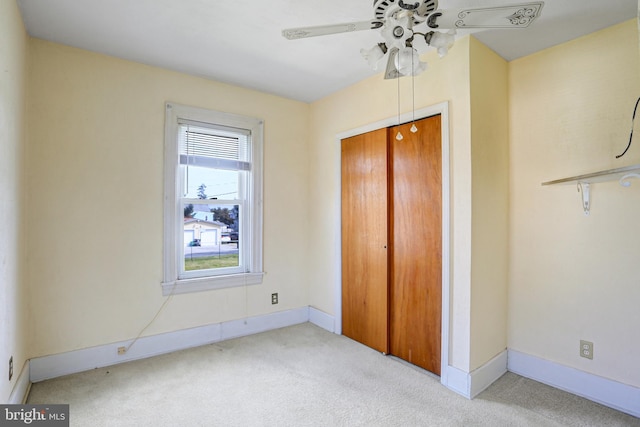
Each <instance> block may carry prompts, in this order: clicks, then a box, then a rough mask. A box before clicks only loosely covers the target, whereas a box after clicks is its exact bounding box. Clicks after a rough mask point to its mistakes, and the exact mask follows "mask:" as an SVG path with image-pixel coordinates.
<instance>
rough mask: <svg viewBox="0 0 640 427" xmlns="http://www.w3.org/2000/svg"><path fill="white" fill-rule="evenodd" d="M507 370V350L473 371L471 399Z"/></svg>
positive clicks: (470, 385) (470, 388)
mask: <svg viewBox="0 0 640 427" xmlns="http://www.w3.org/2000/svg"><path fill="white" fill-rule="evenodd" d="M506 372H507V350H504V351H502V352H501V353H499V354H498V355H497V356H495V357H494V358H493V359H491V360H489V361H488V362H487V363H485V364H484V365H482V366H481V367H479V368H478V369H476V370H474V371H473V372H471V374H469V375H470V377H471V381H470V384H469V394H470V396H471V399H473V398H474V397H476V396H477V395H478V394H480V393H481V392H483V391H484V390H485V389H486V388H487V387H489V386H490V385H491V384H493V383H494V382H495V381H496V380H497V379H498V378H500V377H501V376H503V375H504V374H505V373H506Z"/></svg>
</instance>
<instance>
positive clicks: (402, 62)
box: [395, 47, 427, 76]
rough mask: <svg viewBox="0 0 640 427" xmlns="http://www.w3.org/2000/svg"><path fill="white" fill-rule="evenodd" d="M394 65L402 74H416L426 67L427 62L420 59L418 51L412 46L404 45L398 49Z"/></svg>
mask: <svg viewBox="0 0 640 427" xmlns="http://www.w3.org/2000/svg"><path fill="white" fill-rule="evenodd" d="M395 66H396V69H397V70H398V72H399V73H400V74H402V75H403V76H411V75H413V76H417V75H418V74H420V73H422V72H423V71H424V70H426V69H427V63H426V62H421V61H420V57H419V56H418V51H417V50H415V49H414V48H412V47H405V48H403V49H400V50H399V51H398V54H397V55H396V58H395Z"/></svg>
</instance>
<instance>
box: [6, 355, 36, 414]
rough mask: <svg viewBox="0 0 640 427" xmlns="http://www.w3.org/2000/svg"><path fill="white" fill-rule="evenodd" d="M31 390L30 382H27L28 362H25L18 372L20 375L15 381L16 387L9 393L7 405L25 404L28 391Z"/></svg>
mask: <svg viewBox="0 0 640 427" xmlns="http://www.w3.org/2000/svg"><path fill="white" fill-rule="evenodd" d="M30 388H31V381H30V380H29V361H28V360H27V361H26V362H25V364H24V366H23V367H22V371H20V375H18V378H17V379H16V385H15V386H14V387H13V390H12V391H11V395H10V396H9V401H8V402H7V403H8V404H9V405H21V404H23V403H25V402H26V400H27V396H28V395H29V389H30Z"/></svg>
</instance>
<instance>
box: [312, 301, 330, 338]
mask: <svg viewBox="0 0 640 427" xmlns="http://www.w3.org/2000/svg"><path fill="white" fill-rule="evenodd" d="M309 322H311V323H313V324H314V325H316V326H319V327H321V328H322V329H326V330H327V331H329V332H332V333H335V319H334V317H333V316H331V315H330V314H327V313H325V312H324V311H320V310H318V309H317V308H313V307H309Z"/></svg>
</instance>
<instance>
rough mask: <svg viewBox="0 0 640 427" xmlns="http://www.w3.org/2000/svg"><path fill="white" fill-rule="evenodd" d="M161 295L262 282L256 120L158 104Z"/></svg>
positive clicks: (259, 135) (259, 140)
mask: <svg viewBox="0 0 640 427" xmlns="http://www.w3.org/2000/svg"><path fill="white" fill-rule="evenodd" d="M164 161H165V166H164V167H165V172H164V173H165V190H164V191H165V199H164V200H165V204H164V214H165V222H164V281H163V294H164V295H168V294H170V293H186V292H196V291H202V290H208V289H217V288H224V287H231V286H243V285H250V284H257V283H261V282H262V121H261V120H258V119H254V118H250V117H244V116H238V115H234V114H228V113H221V112H217V111H212V110H205V109H200V108H194V107H186V106H182V105H177V104H167V105H166V123H165V160H164Z"/></svg>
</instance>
